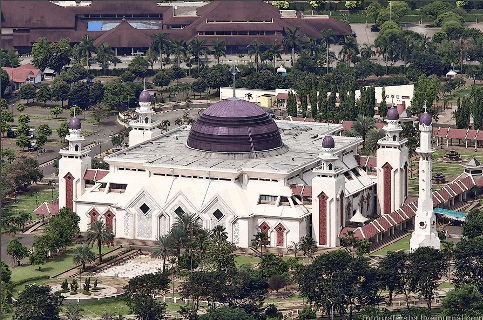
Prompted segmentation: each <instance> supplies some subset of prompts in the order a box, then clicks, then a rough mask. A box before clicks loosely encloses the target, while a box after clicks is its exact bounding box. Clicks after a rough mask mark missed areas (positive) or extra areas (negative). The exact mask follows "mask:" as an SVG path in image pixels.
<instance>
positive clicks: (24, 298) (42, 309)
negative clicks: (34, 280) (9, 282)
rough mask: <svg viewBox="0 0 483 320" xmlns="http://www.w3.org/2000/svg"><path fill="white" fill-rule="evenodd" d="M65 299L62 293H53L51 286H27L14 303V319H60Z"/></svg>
mask: <svg viewBox="0 0 483 320" xmlns="http://www.w3.org/2000/svg"><path fill="white" fill-rule="evenodd" d="M63 300H64V298H63V297H62V296H61V295H60V293H57V292H56V293H52V288H51V287H50V286H39V285H36V284H33V285H30V286H27V287H26V288H25V290H23V291H22V292H20V294H19V296H18V299H17V300H16V301H15V303H14V310H15V311H14V319H17V320H30V319H37V320H60V319H61V318H60V316H59V312H60V306H61V305H62V301H63Z"/></svg>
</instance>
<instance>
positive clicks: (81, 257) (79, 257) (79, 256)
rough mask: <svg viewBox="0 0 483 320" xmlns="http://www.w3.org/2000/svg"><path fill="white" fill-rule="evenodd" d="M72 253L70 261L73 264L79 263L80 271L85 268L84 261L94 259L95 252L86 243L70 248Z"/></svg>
mask: <svg viewBox="0 0 483 320" xmlns="http://www.w3.org/2000/svg"><path fill="white" fill-rule="evenodd" d="M72 254H73V256H72V261H73V262H74V264H81V265H82V271H84V270H85V269H86V263H88V262H91V261H94V260H95V259H96V255H95V253H94V252H92V250H91V248H89V246H86V245H84V246H78V247H75V248H74V250H72Z"/></svg>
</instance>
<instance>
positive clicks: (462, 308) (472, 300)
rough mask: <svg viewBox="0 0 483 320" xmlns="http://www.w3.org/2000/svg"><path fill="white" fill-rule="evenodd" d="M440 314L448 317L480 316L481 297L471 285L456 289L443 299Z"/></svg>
mask: <svg viewBox="0 0 483 320" xmlns="http://www.w3.org/2000/svg"><path fill="white" fill-rule="evenodd" d="M441 313H442V315H444V316H450V317H453V316H457V317H462V316H468V317H477V316H480V315H481V314H483V295H482V294H481V292H479V291H478V289H477V288H476V287H475V286H474V285H471V284H466V285H463V286H461V287H457V288H455V289H453V290H451V291H449V292H448V293H447V294H446V297H444V298H443V301H442V310H441Z"/></svg>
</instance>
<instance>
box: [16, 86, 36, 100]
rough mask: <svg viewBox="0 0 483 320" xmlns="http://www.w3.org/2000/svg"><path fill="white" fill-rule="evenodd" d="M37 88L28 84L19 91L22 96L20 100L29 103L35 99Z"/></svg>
mask: <svg viewBox="0 0 483 320" xmlns="http://www.w3.org/2000/svg"><path fill="white" fill-rule="evenodd" d="M35 92H36V90H35V86H34V85H33V84H31V83H26V84H24V85H22V86H21V87H20V89H19V90H18V94H19V95H20V98H22V99H25V100H27V102H28V101H29V100H30V99H34V98H35Z"/></svg>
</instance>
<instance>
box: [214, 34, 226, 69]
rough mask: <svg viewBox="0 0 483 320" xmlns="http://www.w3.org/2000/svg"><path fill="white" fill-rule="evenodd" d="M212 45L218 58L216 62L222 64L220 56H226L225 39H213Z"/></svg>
mask: <svg viewBox="0 0 483 320" xmlns="http://www.w3.org/2000/svg"><path fill="white" fill-rule="evenodd" d="M211 47H212V48H213V56H214V57H215V59H216V63H217V64H220V58H221V57H226V46H225V41H224V40H218V39H217V40H213V41H211Z"/></svg>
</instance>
